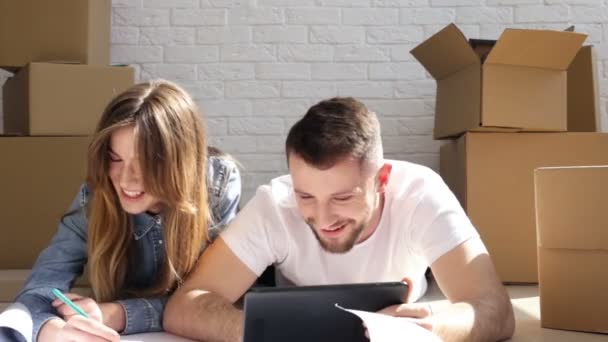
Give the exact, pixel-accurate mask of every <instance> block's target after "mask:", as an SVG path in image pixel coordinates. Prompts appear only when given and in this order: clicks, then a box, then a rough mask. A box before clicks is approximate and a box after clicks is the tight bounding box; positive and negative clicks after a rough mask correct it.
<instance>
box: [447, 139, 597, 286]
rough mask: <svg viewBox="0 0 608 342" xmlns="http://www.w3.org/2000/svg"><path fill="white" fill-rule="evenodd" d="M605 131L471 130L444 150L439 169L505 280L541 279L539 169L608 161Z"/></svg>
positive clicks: (509, 281) (448, 144)
mask: <svg viewBox="0 0 608 342" xmlns="http://www.w3.org/2000/svg"><path fill="white" fill-rule="evenodd" d="M606 151H608V134H604V133H467V134H465V135H463V136H462V137H461V138H460V139H457V140H454V141H448V142H446V143H444V144H443V145H442V146H441V150H440V173H441V175H442V177H443V178H444V180H445V182H446V183H447V184H448V186H449V187H450V188H451V189H452V191H453V192H454V193H455V194H456V197H458V199H459V200H460V202H461V204H462V206H463V207H464V208H465V210H466V212H467V214H468V215H469V217H470V218H471V221H472V222H473V224H474V225H475V227H476V228H477V230H478V231H479V233H480V235H481V238H482V239H483V241H484V243H485V244H486V247H487V248H488V250H489V251H490V254H491V256H492V259H493V261H494V264H495V266H496V269H497V271H498V273H499V275H500V277H501V279H502V281H503V282H507V283H536V282H537V281H538V273H537V267H536V264H537V258H536V224H535V213H534V172H533V171H534V169H536V168H538V167H543V166H564V165H566V166H581V165H607V164H608V153H607V152H606Z"/></svg>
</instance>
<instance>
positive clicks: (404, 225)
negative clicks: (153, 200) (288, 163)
mask: <svg viewBox="0 0 608 342" xmlns="http://www.w3.org/2000/svg"><path fill="white" fill-rule="evenodd" d="M386 162H387V163H390V164H392V166H393V168H392V172H391V176H390V179H389V183H388V185H387V189H386V192H385V202H384V210H383V212H382V216H381V218H380V222H379V223H378V227H377V228H376V230H375V231H374V232H373V234H372V235H371V236H370V237H369V238H368V239H367V240H365V241H363V242H361V243H358V244H356V245H355V246H354V247H353V249H351V250H350V251H348V252H346V253H344V254H334V253H329V252H326V251H325V250H323V249H322V248H321V246H320V245H319V242H318V241H317V239H316V238H315V236H314V234H313V232H312V231H311V229H310V228H309V227H308V226H307V224H306V223H305V221H304V220H303V218H302V217H301V216H300V214H299V212H298V208H297V204H296V200H295V194H294V191H293V185H292V182H291V177H290V176H289V175H285V176H281V177H278V178H275V179H273V180H272V181H271V182H270V184H268V185H263V186H260V187H259V188H258V190H257V192H256V194H255V196H254V197H253V198H252V199H251V200H250V201H249V203H247V205H246V206H245V207H244V208H243V210H242V211H241V212H240V213H239V214H238V215H237V217H236V218H235V219H234V220H233V221H232V222H231V223H230V225H229V227H228V228H227V229H226V230H225V231H224V232H223V233H222V235H221V237H222V239H223V240H224V242H225V243H226V244H227V245H228V246H229V247H230V249H231V250H232V252H233V253H234V254H235V255H236V256H237V257H238V258H239V259H240V260H241V261H242V262H243V263H244V264H245V265H247V267H248V268H249V269H251V270H252V271H253V272H254V273H255V274H257V275H260V274H262V272H263V271H264V270H265V269H266V267H267V266H268V265H271V264H274V265H275V267H276V270H277V271H278V274H279V275H278V276H277V278H278V279H277V280H278V282H279V284H281V283H283V282H287V283H291V284H294V285H299V286H304V285H323V284H338V283H367V282H382V281H401V279H402V278H403V277H404V276H407V277H409V278H411V279H412V280H413V281H416V282H417V283H418V284H419V285H421V286H416V288H418V291H417V292H418V293H413V299H418V298H419V297H421V296H422V295H423V294H424V292H426V287H427V284H426V279H425V277H424V273H425V271H426V269H427V267H429V266H430V265H431V264H432V263H433V262H434V261H435V260H437V259H438V258H439V257H440V256H442V255H443V254H445V253H447V252H449V251H450V250H452V249H453V248H454V247H456V246H458V245H460V244H462V243H463V242H465V241H466V240H468V239H470V238H471V237H476V236H478V234H477V231H476V230H475V228H474V227H473V225H472V224H471V221H470V220H469V219H468V217H467V216H466V214H465V213H464V210H463V209H462V207H461V206H460V203H459V202H458V200H457V199H456V197H455V196H454V195H453V194H452V192H451V191H450V190H449V189H448V187H447V186H446V185H445V183H444V182H443V180H442V179H441V177H439V175H437V174H436V173H435V172H434V171H432V170H431V169H429V168H427V167H425V166H421V165H417V164H413V163H408V162H404V161H394V160H387V161H386ZM281 285H283V284H281Z"/></svg>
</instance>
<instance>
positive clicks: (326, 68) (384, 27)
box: [0, 0, 608, 199]
mask: <svg viewBox="0 0 608 342" xmlns="http://www.w3.org/2000/svg"><path fill="white" fill-rule="evenodd" d="M113 5H114V9H113V16H112V20H113V27H112V42H113V46H112V48H113V49H112V50H113V51H112V52H113V62H115V63H129V64H133V65H135V66H136V69H137V71H138V79H140V80H147V79H150V78H157V77H162V78H167V79H170V80H174V81H177V82H178V83H180V84H182V85H183V86H184V87H185V88H186V89H187V90H188V91H190V92H191V93H192V95H193V96H194V98H195V99H196V100H197V102H198V103H200V105H201V106H202V107H203V110H204V112H205V114H206V120H207V124H208V127H209V131H210V135H211V138H210V140H211V142H212V143H213V144H215V145H217V146H218V147H220V148H223V149H224V150H226V151H227V152H229V153H232V154H233V155H234V156H235V157H237V158H238V159H239V161H240V162H241V163H242V164H243V166H244V167H245V169H244V170H243V182H244V183H243V184H244V190H245V192H244V198H245V199H248V198H249V197H250V196H251V194H252V192H253V191H254V189H255V187H256V186H257V185H259V184H261V183H264V182H266V181H267V180H269V179H270V178H271V177H274V176H277V175H280V174H283V173H285V172H286V165H285V161H284V155H283V143H284V139H285V135H286V134H287V131H288V130H289V128H290V127H291V125H292V124H293V122H294V121H295V120H297V118H298V117H299V116H300V115H302V114H303V113H304V112H305V111H306V109H307V108H308V107H309V106H310V105H312V104H314V103H315V102H317V101H319V100H321V99H323V98H327V97H331V96H336V95H341V96H347V95H350V96H357V97H359V98H361V99H362V100H363V101H364V102H365V103H367V105H368V106H369V107H370V108H371V109H372V110H374V111H376V112H377V113H378V115H379V116H380V119H381V122H382V124H383V133H384V143H385V150H386V152H387V156H388V157H392V158H399V159H407V160H411V161H414V162H419V163H422V164H426V165H429V166H431V167H433V168H437V166H438V148H439V143H438V142H435V141H433V139H432V137H431V132H432V127H433V111H434V96H435V82H434V81H433V80H432V79H431V78H430V77H429V76H428V75H427V74H426V73H425V72H424V69H423V68H422V67H421V66H420V65H419V64H418V63H417V62H416V61H415V60H414V59H413V58H412V57H411V55H410V54H409V50H410V49H411V48H412V47H414V46H415V45H416V44H417V43H419V42H420V41H422V40H423V39H425V38H426V37H428V36H430V35H432V34H434V33H435V32H437V31H438V30H439V29H441V28H442V27H443V26H444V25H446V24H448V23H450V22H456V23H457V24H458V25H459V27H460V28H461V29H462V30H463V31H464V32H465V34H466V35H467V36H470V37H478V38H490V39H492V38H497V37H498V35H499V34H500V33H501V32H502V30H504V28H506V27H527V28H545V27H546V28H554V29H562V28H565V27H567V26H568V25H570V24H573V25H576V28H577V31H580V32H585V33H588V34H589V35H590V38H589V41H590V42H593V43H594V44H595V45H596V47H597V52H598V56H599V63H598V69H599V70H598V71H599V77H600V90H601V110H602V116H603V118H604V120H603V122H604V129H605V130H606V129H608V125H607V124H608V120H606V105H607V102H608V0H114V1H113ZM6 75H7V74H6V73H2V74H0V84H1V83H3V82H4V79H5V78H6V77H7V76H6ZM0 101H1V95H0Z"/></svg>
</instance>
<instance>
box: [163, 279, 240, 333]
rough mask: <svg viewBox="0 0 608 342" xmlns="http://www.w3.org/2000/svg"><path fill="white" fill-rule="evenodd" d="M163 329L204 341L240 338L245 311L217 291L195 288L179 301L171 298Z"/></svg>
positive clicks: (166, 309)
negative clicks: (214, 292) (215, 292)
mask: <svg viewBox="0 0 608 342" xmlns="http://www.w3.org/2000/svg"><path fill="white" fill-rule="evenodd" d="M164 315H165V317H164V320H163V322H164V329H165V330H166V331H167V332H170V333H172V334H176V335H180V336H184V337H188V338H191V339H196V340H203V341H222V342H239V341H241V340H242V337H243V313H242V311H241V310H238V309H237V308H235V307H234V305H233V304H232V303H230V302H229V301H228V300H226V299H224V298H223V297H221V296H218V295H216V294H213V293H210V292H205V291H200V290H193V291H190V292H189V293H187V294H185V295H183V298H182V299H181V300H180V301H179V302H176V301H169V303H168V304H167V306H166V308H165V313H164Z"/></svg>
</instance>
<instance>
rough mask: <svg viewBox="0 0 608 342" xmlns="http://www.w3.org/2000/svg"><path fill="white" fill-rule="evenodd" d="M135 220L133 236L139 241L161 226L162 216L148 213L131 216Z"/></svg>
mask: <svg viewBox="0 0 608 342" xmlns="http://www.w3.org/2000/svg"><path fill="white" fill-rule="evenodd" d="M131 218H132V220H133V235H134V237H135V240H139V239H141V238H143V237H144V236H145V235H146V234H147V233H148V232H149V231H150V229H152V227H154V226H155V225H159V226H160V223H161V217H160V215H150V214H148V213H146V212H144V213H141V214H137V215H131Z"/></svg>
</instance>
